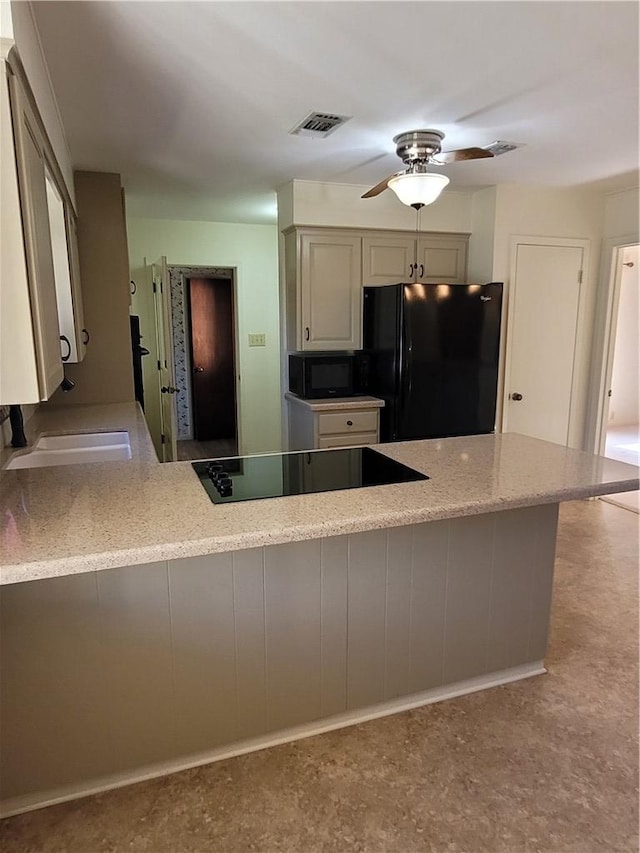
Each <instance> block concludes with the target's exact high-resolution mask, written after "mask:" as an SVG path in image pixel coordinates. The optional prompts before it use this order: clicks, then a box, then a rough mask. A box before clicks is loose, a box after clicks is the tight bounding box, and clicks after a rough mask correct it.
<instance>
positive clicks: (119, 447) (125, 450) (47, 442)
mask: <svg viewBox="0 0 640 853" xmlns="http://www.w3.org/2000/svg"><path fill="white" fill-rule="evenodd" d="M122 459H131V445H130V443H129V433H128V432H126V431H124V430H120V431H118V432H82V433H75V434H67V435H43V436H41V437H40V438H39V439H38V440H37V441H36V443H35V444H34V446H33V448H32V449H31V450H30V451H29V452H28V453H21V454H19V455H17V456H13V457H12V458H11V459H10V460H9V462H7V464H6V465H5V466H4V467H5V468H6V469H10V470H11V469H14V468H45V467H49V466H51V465H77V464H79V463H82V462H116V461H118V460H122Z"/></svg>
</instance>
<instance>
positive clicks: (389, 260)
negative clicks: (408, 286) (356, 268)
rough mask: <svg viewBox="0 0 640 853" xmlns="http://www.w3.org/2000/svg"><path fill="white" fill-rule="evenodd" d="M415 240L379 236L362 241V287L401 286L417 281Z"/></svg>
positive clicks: (413, 238) (390, 235)
mask: <svg viewBox="0 0 640 853" xmlns="http://www.w3.org/2000/svg"><path fill="white" fill-rule="evenodd" d="M415 270H416V238H415V236H412V235H409V236H407V235H402V234H400V235H394V234H376V235H373V236H369V235H368V236H366V237H363V238H362V284H363V285H376V284H398V283H400V282H401V281H414V280H415Z"/></svg>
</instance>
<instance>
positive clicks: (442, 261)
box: [416, 234, 469, 284]
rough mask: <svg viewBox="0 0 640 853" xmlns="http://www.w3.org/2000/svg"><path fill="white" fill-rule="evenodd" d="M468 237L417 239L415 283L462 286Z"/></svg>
mask: <svg viewBox="0 0 640 853" xmlns="http://www.w3.org/2000/svg"><path fill="white" fill-rule="evenodd" d="M468 242H469V237H468V235H455V234H454V235H451V236H449V235H447V234H438V235H434V236H429V237H418V239H417V244H416V249H417V251H416V261H417V270H416V281H420V282H422V283H423V284H438V283H440V282H445V283H447V284H462V283H464V282H465V281H466V280H467V245H468Z"/></svg>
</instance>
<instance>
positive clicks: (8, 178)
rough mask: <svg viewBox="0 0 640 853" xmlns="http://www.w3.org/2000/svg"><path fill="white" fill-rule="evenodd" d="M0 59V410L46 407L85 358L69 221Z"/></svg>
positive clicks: (17, 83) (30, 117)
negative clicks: (72, 365)
mask: <svg viewBox="0 0 640 853" xmlns="http://www.w3.org/2000/svg"><path fill="white" fill-rule="evenodd" d="M6 47H7V45H5V44H4V43H3V56H2V59H1V63H2V68H1V79H0V95H1V104H0V110H1V116H0V118H1V128H0V136H1V140H2V152H1V155H2V156H1V159H2V163H1V168H2V183H1V190H2V236H3V241H2V270H1V271H2V278H1V279H0V404H3V405H6V404H11V403H38V402H40V401H43V400H48V399H49V397H51V395H52V394H53V393H54V391H55V390H56V389H57V388H58V386H59V385H60V383H61V381H62V379H63V378H64V373H63V362H67V361H68V362H77V361H81V360H82V359H83V357H84V353H85V347H86V343H87V341H88V333H87V332H86V330H85V329H84V328H83V313H82V296H81V292H80V277H79V262H78V246H77V235H76V217H75V212H74V210H73V206H72V203H71V200H70V197H69V193H68V191H67V188H66V186H65V183H64V179H63V177H62V173H61V171H60V168H59V166H58V163H57V161H56V158H55V156H54V153H53V149H52V147H51V144H50V142H49V139H48V138H47V135H46V132H45V129H44V125H43V123H42V120H41V118H40V116H39V114H38V111H37V107H36V105H35V101H34V99H33V96H32V94H31V91H30V88H29V84H28V82H27V80H26V78H25V76H24V71H23V69H22V66H21V64H20V60H19V59H18V57H17V54H16V53H15V49H11V50H10V51H9V53H8V57H7V54H6V52H5V51H6Z"/></svg>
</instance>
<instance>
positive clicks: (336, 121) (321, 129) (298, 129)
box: [289, 113, 351, 139]
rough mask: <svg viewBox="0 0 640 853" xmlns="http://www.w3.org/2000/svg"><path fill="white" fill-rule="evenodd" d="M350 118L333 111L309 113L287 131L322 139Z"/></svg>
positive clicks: (295, 134) (296, 134)
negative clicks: (335, 113) (334, 113)
mask: <svg viewBox="0 0 640 853" xmlns="http://www.w3.org/2000/svg"><path fill="white" fill-rule="evenodd" d="M350 118H351V116H337V115H333V113H309V115H308V116H306V117H305V118H303V119H302V121H301V122H300V123H299V124H297V125H296V126H295V127H293V128H291V130H290V131H289V133H291V134H293V135H294V136H314V137H316V139H324V138H325V136H329V134H330V133H333V131H334V130H337V129H338V128H339V127H340V126H341V125H343V124H344V123H345V121H349V119H350Z"/></svg>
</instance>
